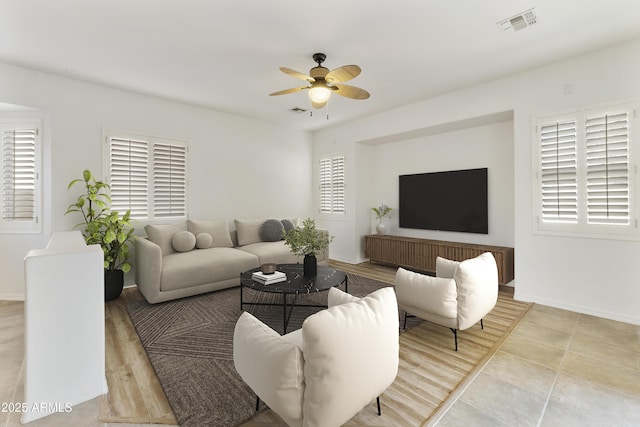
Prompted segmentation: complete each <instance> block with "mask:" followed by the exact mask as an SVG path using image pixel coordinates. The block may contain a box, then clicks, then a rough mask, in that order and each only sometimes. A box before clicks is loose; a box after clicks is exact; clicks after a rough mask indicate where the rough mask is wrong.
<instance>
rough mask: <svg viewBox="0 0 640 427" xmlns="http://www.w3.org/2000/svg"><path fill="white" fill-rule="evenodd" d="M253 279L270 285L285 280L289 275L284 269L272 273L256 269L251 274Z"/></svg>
mask: <svg viewBox="0 0 640 427" xmlns="http://www.w3.org/2000/svg"><path fill="white" fill-rule="evenodd" d="M251 279H253V280H255V281H257V282H260V283H263V284H265V285H269V284H271V283H278V282H284V281H285V280H287V275H286V274H285V273H283V272H282V271H275V272H273V273H271V274H265V273H263V272H262V271H256V272H255V273H253V274H252V275H251Z"/></svg>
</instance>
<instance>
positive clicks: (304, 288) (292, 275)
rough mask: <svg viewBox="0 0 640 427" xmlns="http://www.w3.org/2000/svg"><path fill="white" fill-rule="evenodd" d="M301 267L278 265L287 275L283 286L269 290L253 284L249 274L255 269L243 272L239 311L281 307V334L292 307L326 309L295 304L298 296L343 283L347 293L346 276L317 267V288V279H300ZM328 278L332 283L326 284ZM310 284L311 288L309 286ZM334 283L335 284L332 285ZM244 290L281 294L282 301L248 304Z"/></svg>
mask: <svg viewBox="0 0 640 427" xmlns="http://www.w3.org/2000/svg"><path fill="white" fill-rule="evenodd" d="M301 268H302V266H301V265H300V264H282V265H278V270H279V271H284V272H285V273H286V274H287V281H286V283H284V282H283V286H277V285H278V283H275V284H273V285H269V288H267V287H266V286H264V285H263V284H261V283H259V282H255V281H253V280H252V279H251V274H252V273H253V272H254V271H257V269H253V270H249V271H245V272H244V273H242V274H241V275H240V310H244V307H245V306H246V305H250V306H260V305H262V306H272V307H282V318H283V334H286V333H287V327H288V325H289V320H290V319H291V313H293V308H294V307H317V308H327V306H326V305H318V304H296V300H297V299H298V295H313V294H316V293H319V292H323V291H328V290H329V289H331V288H332V287H339V286H340V285H342V284H343V283H344V290H345V292H348V283H347V275H346V274H344V273H342V272H339V271H337V270H332V269H329V268H327V267H321V266H319V267H318V277H320V281H323V284H322V285H320V286H319V287H317V286H316V284H317V277H315V278H311V279H310V278H305V277H302V276H301V275H300V274H299V273H300V272H298V270H300V269H301ZM328 277H331V278H334V279H335V281H334V282H330V283H329V284H327V283H326V279H327V278H328ZM310 282H311V283H312V286H309V284H310ZM333 283H335V284H333ZM298 284H299V285H300V287H299V288H298V287H296V285H298ZM244 288H251V289H254V290H256V291H259V292H266V293H280V294H282V300H281V302H280V303H275V302H273V303H271V302H248V301H245V300H244ZM289 295H292V296H293V299H292V300H291V302H289V300H290V298H289Z"/></svg>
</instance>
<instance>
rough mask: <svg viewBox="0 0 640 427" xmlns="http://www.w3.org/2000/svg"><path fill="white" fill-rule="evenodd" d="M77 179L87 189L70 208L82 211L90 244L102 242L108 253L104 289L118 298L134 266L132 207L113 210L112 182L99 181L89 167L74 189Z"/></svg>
mask: <svg viewBox="0 0 640 427" xmlns="http://www.w3.org/2000/svg"><path fill="white" fill-rule="evenodd" d="M76 183H84V188H85V193H84V194H81V195H80V196H78V199H77V200H76V202H75V203H72V204H71V205H69V207H68V208H67V212H66V213H65V215H66V214H68V213H71V212H78V213H80V214H81V215H82V219H83V222H82V223H80V224H78V225H76V228H77V227H82V226H84V229H83V230H82V235H83V236H84V240H85V242H86V243H87V244H88V245H95V244H97V245H100V247H101V248H102V252H103V253H104V281H105V283H104V285H105V288H104V292H105V301H110V300H112V299H115V298H118V296H120V293H121V292H122V288H123V286H124V273H127V272H128V271H129V270H131V265H130V264H129V263H128V262H127V260H128V259H129V243H130V241H132V240H133V239H134V238H135V236H134V235H133V231H134V230H133V227H132V226H131V219H130V215H131V213H130V211H127V212H126V213H125V214H124V215H123V216H122V217H121V216H120V214H119V213H118V212H116V211H111V210H110V209H111V197H110V196H109V193H108V191H109V185H108V184H105V183H104V182H102V181H96V179H95V178H94V177H93V174H92V173H91V171H89V170H88V169H85V170H84V171H83V173H82V178H81V179H74V180H72V181H71V182H70V183H69V185H68V186H67V190H69V189H71V187H73V186H74V185H75V184H76Z"/></svg>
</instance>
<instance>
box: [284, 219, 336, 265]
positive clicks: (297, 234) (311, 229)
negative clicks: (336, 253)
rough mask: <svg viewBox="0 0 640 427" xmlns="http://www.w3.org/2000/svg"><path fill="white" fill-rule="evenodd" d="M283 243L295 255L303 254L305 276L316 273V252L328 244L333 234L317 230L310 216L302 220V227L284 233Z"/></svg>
mask: <svg viewBox="0 0 640 427" xmlns="http://www.w3.org/2000/svg"><path fill="white" fill-rule="evenodd" d="M283 235H284V243H285V244H286V245H287V246H289V248H291V252H293V253H294V254H296V255H304V264H303V272H304V275H305V276H307V277H314V276H317V275H318V259H317V258H316V254H317V253H318V252H322V251H324V250H325V249H327V247H328V246H329V243H331V241H332V240H333V236H329V234H328V233H326V232H322V231H318V230H317V229H316V223H315V221H314V220H312V219H311V218H307V219H305V220H304V221H303V222H302V227H297V228H293V229H291V230H289V231H286V232H285V233H284V234H283Z"/></svg>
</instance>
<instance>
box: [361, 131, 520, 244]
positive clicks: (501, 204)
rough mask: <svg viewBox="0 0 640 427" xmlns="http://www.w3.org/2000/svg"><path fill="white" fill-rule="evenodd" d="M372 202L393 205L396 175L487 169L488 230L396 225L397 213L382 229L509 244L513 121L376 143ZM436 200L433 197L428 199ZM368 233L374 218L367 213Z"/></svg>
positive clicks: (511, 237)
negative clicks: (369, 225)
mask: <svg viewBox="0 0 640 427" xmlns="http://www.w3.org/2000/svg"><path fill="white" fill-rule="evenodd" d="M370 167H371V168H372V170H373V171H377V172H376V174H377V182H378V185H377V194H376V200H375V202H374V203H373V204H372V205H371V206H370V207H373V206H378V205H379V204H380V203H386V204H387V205H389V206H391V207H393V208H396V209H397V207H398V203H399V198H398V176H399V175H406V174H414V173H423V172H440V171H448V170H457V169H474V168H488V169H489V170H488V188H489V194H488V199H489V200H488V210H489V234H474V233H456V232H447V231H431V230H416V229H407V228H400V227H399V226H398V214H399V212H397V211H395V212H392V217H391V219H388V220H385V224H386V225H387V233H388V234H393V235H398V236H411V237H419V238H424V239H436V240H450V241H457V242H468V243H479V244H491V245H499V246H509V247H512V246H513V245H514V221H513V218H514V201H513V196H514V192H513V122H511V121H508V122H501V123H495V124H489V125H484V126H479V127H473V128H469V129H462V130H458V131H451V132H445V133H441V134H437V135H430V136H425V137H421V138H415V139H410V140H404V141H399V142H391V143H387V144H380V145H377V146H376V161H375V162H374V163H372V164H371V166H370ZM434 202H436V203H437V201H434ZM370 217H371V219H370V223H371V228H370V231H371V232H375V231H374V230H375V224H376V221H375V220H373V218H374V214H373V213H372V212H370Z"/></svg>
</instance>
